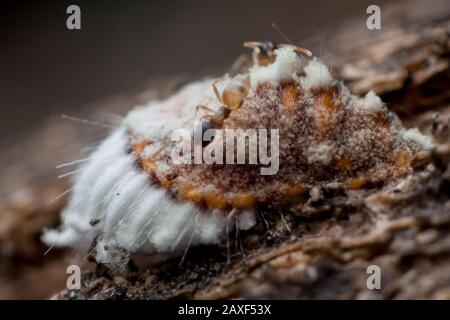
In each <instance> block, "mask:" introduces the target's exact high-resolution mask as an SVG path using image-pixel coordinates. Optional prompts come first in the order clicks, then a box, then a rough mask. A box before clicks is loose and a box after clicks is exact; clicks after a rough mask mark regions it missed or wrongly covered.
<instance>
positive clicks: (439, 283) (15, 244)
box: [0, 1, 450, 299]
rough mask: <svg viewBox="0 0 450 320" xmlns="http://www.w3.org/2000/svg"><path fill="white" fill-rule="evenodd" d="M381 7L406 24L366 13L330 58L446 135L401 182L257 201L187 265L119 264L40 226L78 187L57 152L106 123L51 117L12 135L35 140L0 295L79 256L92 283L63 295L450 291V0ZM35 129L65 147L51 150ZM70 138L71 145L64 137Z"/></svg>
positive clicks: (0, 233)
mask: <svg viewBox="0 0 450 320" xmlns="http://www.w3.org/2000/svg"><path fill="white" fill-rule="evenodd" d="M384 14H386V15H387V16H383V17H384V21H393V19H392V17H395V18H396V19H395V21H396V23H395V25H392V24H391V25H389V26H386V25H383V28H385V29H388V30H389V31H388V32H377V31H369V30H367V29H366V28H365V27H364V26H361V24H363V23H365V21H354V22H348V23H347V24H345V25H343V26H341V27H340V28H337V29H336V31H335V32H336V37H335V38H334V39H333V41H332V42H331V43H329V47H330V48H329V56H330V58H328V59H327V61H326V62H327V63H329V64H330V65H331V67H332V70H333V73H334V74H335V75H336V77H337V78H340V79H342V80H343V81H344V82H345V84H346V85H347V86H348V87H349V89H350V90H351V91H352V92H353V93H355V94H358V95H361V94H364V93H366V92H367V91H369V90H374V91H375V92H376V93H377V94H379V95H380V96H381V97H382V99H383V100H384V101H385V102H387V103H388V106H389V107H390V108H391V109H392V110H394V111H396V112H397V113H398V114H399V116H400V117H401V118H402V120H403V122H404V124H405V125H406V126H407V127H414V126H418V127H419V128H420V129H421V130H422V131H423V132H425V133H427V134H429V135H432V136H434V137H435V139H436V140H437V141H438V142H439V144H438V146H437V147H436V149H435V150H434V151H433V152H432V153H431V154H430V155H429V156H428V157H424V158H423V159H417V161H416V163H415V172H414V174H413V175H411V176H410V177H409V178H408V179H407V180H406V181H405V182H404V183H403V184H402V185H400V186H397V187H395V188H391V187H385V188H383V189H377V190H363V191H354V192H351V193H347V194H339V195H329V194H326V193H323V192H322V193H321V194H320V196H318V197H316V199H314V201H312V202H311V203H310V210H308V213H307V214H306V213H305V214H299V215H293V214H288V213H284V214H283V213H282V212H281V213H280V212H259V214H258V223H257V227H256V228H254V229H252V230H250V231H247V232H241V233H240V234H231V235H230V238H229V241H228V242H227V243H224V244H223V245H222V246H214V247H198V248H191V249H189V251H188V252H187V255H186V257H185V259H184V260H183V263H182V264H181V265H180V258H179V257H177V258H172V259H169V260H165V261H164V262H159V263H156V264H153V265H151V266H147V267H143V265H144V264H143V263H141V262H140V258H139V257H138V258H137V259H135V260H134V263H131V264H130V266H129V268H128V270H126V271H125V272H121V273H115V272H112V271H111V270H108V269H106V268H105V267H104V266H100V265H95V264H94V263H88V262H87V260H88V259H87V258H86V255H87V253H86V252H82V253H79V252H75V251H73V250H65V251H64V250H62V251H57V250H50V252H49V253H48V254H45V255H44V253H45V252H46V248H45V247H44V246H43V245H41V244H40V243H39V241H38V237H39V233H40V231H41V229H42V228H43V227H52V226H55V225H56V224H57V222H58V213H59V210H60V209H61V208H62V206H63V205H64V202H65V197H60V198H58V199H57V200H55V201H51V200H52V199H54V198H55V197H57V196H58V194H60V193H61V192H63V191H64V190H65V188H67V187H68V182H67V181H66V180H60V181H59V182H55V181H54V180H52V179H50V177H51V176H53V175H54V172H53V171H52V169H51V167H52V166H53V164H54V163H55V160H56V161H59V162H64V161H67V159H70V158H74V157H75V158H76V154H77V153H76V152H77V151H76V150H77V148H80V147H82V146H85V145H86V142H87V141H94V140H95V139H96V138H93V137H100V136H101V134H100V133H99V132H98V130H89V131H86V130H79V129H80V126H73V127H68V126H67V125H64V126H63V125H57V124H55V122H49V125H48V126H46V127H45V130H44V128H43V129H41V130H40V131H38V132H37V133H36V134H35V135H33V137H30V138H27V139H23V141H22V143H21V144H20V146H14V147H11V148H9V150H10V152H9V153H8V158H9V159H15V158H14V157H16V158H17V157H19V156H20V154H21V152H22V150H23V148H24V147H25V148H27V149H28V150H30V151H29V152H28V160H29V161H28V164H26V165H25V166H20V165H9V167H8V168H11V169H10V170H9V171H8V172H7V173H5V174H4V179H3V181H2V182H1V189H0V190H1V191H2V196H3V198H4V200H3V201H2V202H3V203H4V204H5V205H4V206H2V208H0V271H1V273H0V288H1V289H0V298H2V297H8V298H11V297H13V298H31V297H45V296H50V295H51V294H53V293H56V292H58V291H60V290H61V289H62V288H64V283H65V277H66V274H65V270H66V266H67V265H68V264H70V263H75V262H76V263H79V264H81V265H84V267H83V268H84V270H86V271H85V272H84V275H83V284H82V289H81V290H72V291H70V290H63V291H61V292H60V293H59V294H57V295H55V296H54V297H56V298H60V299H73V298H75V299H124V298H126V299H171V298H190V299H228V298H257V299H261V298H274V299H279V298H287V299H354V298H359V299H379V298H381V299H395V298H431V299H446V298H450V231H449V230H450V197H449V196H450V65H449V64H450V8H449V5H448V2H446V1H434V2H433V1H431V2H425V1H410V2H408V5H407V6H406V7H405V6H404V4H402V5H398V6H391V7H390V9H389V10H386V11H385V13H384ZM387 17H390V18H389V19H387ZM357 24H358V25H357ZM356 25H357V27H355V26H356ZM167 92H170V90H160V91H159V92H158V95H160V96H161V95H165V94H167ZM153 94H154V93H153ZM145 99H148V94H145V95H142V96H140V97H117V98H114V99H112V100H110V101H106V102H103V103H101V104H100V105H98V106H95V110H96V111H97V112H98V111H100V112H101V111H103V110H105V111H108V112H122V113H123V112H125V111H126V110H128V109H129V108H130V107H131V106H133V105H135V104H136V103H137V102H138V101H142V100H145ZM80 131H81V132H80ZM55 136H58V139H55ZM36 141H39V142H40V143H41V146H42V145H44V146H45V147H47V148H49V149H51V150H60V153H58V154H56V153H55V152H53V153H52V154H48V155H47V156H44V157H43V156H42V154H41V153H40V152H42V149H41V150H39V151H37V150H35V149H36V146H35V145H34V144H36ZM69 144H70V145H71V148H70V150H67V148H63V146H67V145H69ZM61 150H62V151H61ZM49 157H51V158H52V162H51V165H49ZM30 163H33V166H34V167H31V166H30ZM4 167H6V164H5V165H4ZM30 170H33V172H32V173H30ZM25 173H27V174H25ZM36 173H39V174H36ZM13 184H14V185H18V186H19V185H22V186H23V185H27V186H28V188H27V189H26V191H22V192H21V193H19V194H18V193H14V197H13V196H11V194H12V193H11V192H8V193H5V192H4V190H11V189H14V188H11V185H13ZM136 265H138V266H139V267H136ZM369 265H377V266H379V267H380V268H381V272H382V284H381V289H380V290H368V288H367V286H366V280H367V277H368V275H367V273H366V270H367V267H368V266H369ZM44 279H45V280H44Z"/></svg>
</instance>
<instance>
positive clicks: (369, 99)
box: [362, 90, 387, 113]
mask: <svg viewBox="0 0 450 320" xmlns="http://www.w3.org/2000/svg"><path fill="white" fill-rule="evenodd" d="M362 107H363V108H364V109H365V110H367V111H370V112H373V113H377V112H385V111H386V110H387V109H386V105H385V104H384V103H383V101H381V99H380V97H379V96H377V95H376V94H375V93H374V92H373V91H372V90H370V91H369V92H368V93H367V94H366V96H365V97H364V99H363V103H362Z"/></svg>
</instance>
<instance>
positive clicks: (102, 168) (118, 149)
mask: <svg viewBox="0 0 450 320" xmlns="http://www.w3.org/2000/svg"><path fill="white" fill-rule="evenodd" d="M155 110H158V109H157V108H155ZM126 132H127V130H126V128H124V127H121V128H120V129H118V130H117V131H115V132H114V133H113V134H112V135H111V136H110V137H109V138H107V139H106V140H105V141H104V142H103V143H102V144H101V145H100V147H99V148H98V149H97V150H96V151H95V152H94V153H93V154H92V155H91V157H90V160H89V161H88V162H87V163H86V164H85V165H83V166H82V168H81V173H80V174H79V175H78V176H77V177H76V182H75V185H74V190H73V192H72V195H71V198H70V200H69V204H68V206H67V207H66V208H65V209H64V211H63V212H62V225H61V227H60V228H59V229H58V230H49V231H46V232H44V234H43V236H42V241H43V242H45V243H46V244H47V245H49V246H56V247H65V246H73V245H76V244H78V243H84V244H86V245H89V244H90V243H91V242H92V241H93V239H94V238H96V237H97V240H98V241H97V247H96V249H97V250H96V252H97V256H96V258H97V261H99V262H104V263H115V262H114V261H115V259H116V258H117V257H116V258H115V256H116V255H115V254H114V253H116V252H117V250H118V248H120V249H124V250H125V251H126V252H129V253H135V252H138V253H155V252H173V251H174V252H177V251H179V252H182V251H183V250H184V249H186V248H187V247H188V246H191V245H198V244H217V243H218V242H219V241H220V240H221V238H222V237H224V236H225V235H226V231H231V230H233V229H234V228H235V226H238V227H239V228H241V229H249V228H251V227H253V226H254V224H255V218H254V214H253V212H251V211H248V212H243V213H240V214H239V215H233V214H229V215H228V216H227V215H225V214H224V213H223V212H219V211H216V210H213V211H203V210H201V209H199V208H197V207H194V206H193V205H192V204H191V203H181V202H178V201H176V200H173V198H171V197H170V196H169V195H168V193H167V191H166V190H165V189H162V188H156V187H154V186H152V185H151V183H150V181H149V177H148V174H147V173H146V172H145V171H142V170H140V169H139V168H138V167H137V166H136V164H135V157H134V156H133V154H131V153H128V152H127V146H128V135H127V133H126ZM110 253H111V254H110ZM117 259H118V258H117Z"/></svg>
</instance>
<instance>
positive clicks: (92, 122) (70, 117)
mask: <svg viewBox="0 0 450 320" xmlns="http://www.w3.org/2000/svg"><path fill="white" fill-rule="evenodd" d="M61 118H62V119H67V120H71V121H74V122H79V123H83V124H90V125H94V126H99V127H104V128H116V126H114V125H110V124H105V123H100V122H97V121H92V120H87V119H82V118H78V117H73V116H68V115H65V114H63V115H62V116H61Z"/></svg>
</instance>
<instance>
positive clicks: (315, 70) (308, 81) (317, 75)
mask: <svg viewBox="0 0 450 320" xmlns="http://www.w3.org/2000/svg"><path fill="white" fill-rule="evenodd" d="M304 72H305V76H304V77H302V78H300V82H301V84H302V87H303V88H304V89H313V88H318V87H321V86H325V85H327V84H329V83H331V81H332V80H333V77H332V76H331V74H330V71H328V68H327V67H326V66H325V65H324V64H323V63H322V62H320V61H319V60H318V59H317V58H313V59H312V60H311V61H310V62H309V63H308V64H307V65H306V66H305V68H304Z"/></svg>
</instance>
